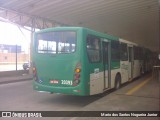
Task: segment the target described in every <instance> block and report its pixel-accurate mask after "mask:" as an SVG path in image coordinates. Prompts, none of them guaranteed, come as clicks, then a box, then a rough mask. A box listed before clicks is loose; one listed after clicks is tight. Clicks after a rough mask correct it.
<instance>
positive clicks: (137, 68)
mask: <svg viewBox="0 0 160 120" xmlns="http://www.w3.org/2000/svg"><path fill="white" fill-rule="evenodd" d="M140 69H141V64H140V60H134V65H133V78H136V77H138V76H140Z"/></svg>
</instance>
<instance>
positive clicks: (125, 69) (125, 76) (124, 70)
mask: <svg viewBox="0 0 160 120" xmlns="http://www.w3.org/2000/svg"><path fill="white" fill-rule="evenodd" d="M128 64H129V63H128V61H121V63H120V66H121V78H122V79H121V83H125V82H127V81H128V80H129V76H128V75H129V72H128V69H129V68H128V67H129V66H128Z"/></svg>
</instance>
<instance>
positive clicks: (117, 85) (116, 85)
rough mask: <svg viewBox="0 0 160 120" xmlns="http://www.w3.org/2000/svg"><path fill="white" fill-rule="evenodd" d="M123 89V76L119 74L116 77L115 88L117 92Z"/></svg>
mask: <svg viewBox="0 0 160 120" xmlns="http://www.w3.org/2000/svg"><path fill="white" fill-rule="evenodd" d="M120 87H121V75H120V74H119V73H118V74H117V75H116V77H115V86H114V88H115V89H116V90H117V89H119V88H120Z"/></svg>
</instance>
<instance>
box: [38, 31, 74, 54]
mask: <svg viewBox="0 0 160 120" xmlns="http://www.w3.org/2000/svg"><path fill="white" fill-rule="evenodd" d="M36 39H37V40H36V41H37V52H38V53H50V54H60V53H72V52H75V48H76V32H73V31H58V32H57V31H56V32H45V33H39V34H37V38H36Z"/></svg>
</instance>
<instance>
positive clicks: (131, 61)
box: [128, 46, 134, 80]
mask: <svg viewBox="0 0 160 120" xmlns="http://www.w3.org/2000/svg"><path fill="white" fill-rule="evenodd" d="M128 54H129V63H128V73H129V75H128V76H129V80H132V79H133V69H134V59H133V46H128Z"/></svg>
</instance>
